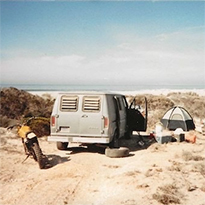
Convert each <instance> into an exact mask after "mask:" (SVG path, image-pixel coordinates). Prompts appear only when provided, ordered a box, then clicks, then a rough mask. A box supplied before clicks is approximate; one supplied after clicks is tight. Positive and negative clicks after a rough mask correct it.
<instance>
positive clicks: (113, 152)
mask: <svg viewBox="0 0 205 205" xmlns="http://www.w3.org/2000/svg"><path fill="white" fill-rule="evenodd" d="M129 152H130V151H129V149H128V148H127V147H120V148H112V149H111V148H109V147H107V148H106V149H105V155H106V156H107V157H111V158H118V157H127V156H128V155H129Z"/></svg>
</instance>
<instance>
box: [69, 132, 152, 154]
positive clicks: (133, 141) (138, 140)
mask: <svg viewBox="0 0 205 205" xmlns="http://www.w3.org/2000/svg"><path fill="white" fill-rule="evenodd" d="M155 142H156V141H155V139H154V138H150V136H147V135H137V134H135V135H132V136H131V138H130V139H124V138H122V139H120V140H119V146H120V147H127V148H129V150H130V151H131V152H134V151H138V150H142V149H147V148H148V147H149V146H150V145H152V144H153V143H155ZM107 147H108V145H102V144H87V145H81V146H77V147H68V148H67V149H66V150H68V151H71V152H70V153H69V154H71V155H72V154H77V153H82V152H88V153H89V152H90V153H98V154H105V149H106V148H107ZM133 155H134V154H130V156H133Z"/></svg>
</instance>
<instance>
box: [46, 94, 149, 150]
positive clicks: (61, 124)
mask: <svg viewBox="0 0 205 205" xmlns="http://www.w3.org/2000/svg"><path fill="white" fill-rule="evenodd" d="M133 111H134V112H133ZM138 112H139V111H138ZM136 113H137V110H136V109H132V108H128V103H127V100H126V98H125V96H124V95H121V94H114V93H104V92H66V93H60V94H59V95H58V97H57V98H56V100H55V103H54V107H53V111H52V114H51V135H50V136H49V137H48V141H56V142H57V148H58V149H60V150H64V149H66V148H67V146H68V143H69V142H79V143H91V144H93V143H100V144H101V143H102V144H109V145H110V146H112V147H116V146H117V141H118V139H119V138H121V137H123V136H125V135H126V134H127V135H129V133H130V131H133V130H137V131H145V130H146V126H147V125H146V123H147V117H146V118H144V117H141V118H139V117H137V118H138V119H137V118H136V116H137V115H136ZM139 113H140V112H139ZM129 116H130V117H131V118H133V117H135V118H136V119H135V120H134V121H133V120H132V119H130V118H129ZM141 116H142V115H141ZM139 119H140V120H141V122H138V121H137V120H139ZM131 121H132V122H135V125H136V126H135V127H134V124H133V123H129V122H131ZM128 123H129V124H132V125H131V126H129V124H128ZM139 126H141V127H139Z"/></svg>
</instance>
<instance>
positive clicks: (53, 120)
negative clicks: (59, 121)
mask: <svg viewBox="0 0 205 205" xmlns="http://www.w3.org/2000/svg"><path fill="white" fill-rule="evenodd" d="M55 124H56V118H55V116H52V117H51V126H52V127H54V126H55Z"/></svg>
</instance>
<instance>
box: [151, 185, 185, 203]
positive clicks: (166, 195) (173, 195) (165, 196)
mask: <svg viewBox="0 0 205 205" xmlns="http://www.w3.org/2000/svg"><path fill="white" fill-rule="evenodd" d="M152 197H153V199H155V200H156V201H158V202H160V203H162V204H171V203H175V204H180V198H182V197H183V195H182V194H181V193H180V192H179V189H178V187H177V186H176V185H175V184H167V185H164V186H161V187H158V189H157V193H154V194H153V195H152Z"/></svg>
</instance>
